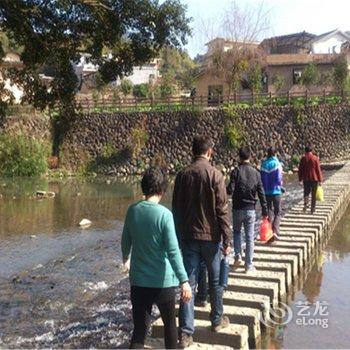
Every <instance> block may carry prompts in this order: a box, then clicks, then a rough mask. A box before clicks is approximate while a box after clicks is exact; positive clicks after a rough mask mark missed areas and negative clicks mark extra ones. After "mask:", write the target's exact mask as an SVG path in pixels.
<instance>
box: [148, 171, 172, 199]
mask: <svg viewBox="0 0 350 350" xmlns="http://www.w3.org/2000/svg"><path fill="white" fill-rule="evenodd" d="M167 187H168V180H167V178H166V176H165V175H164V173H163V171H162V170H161V169H160V168H159V167H152V168H149V169H147V170H146V171H145V173H144V175H143V177H142V180H141V188H142V193H143V194H144V195H145V196H153V195H162V194H163V193H165V192H166V190H167Z"/></svg>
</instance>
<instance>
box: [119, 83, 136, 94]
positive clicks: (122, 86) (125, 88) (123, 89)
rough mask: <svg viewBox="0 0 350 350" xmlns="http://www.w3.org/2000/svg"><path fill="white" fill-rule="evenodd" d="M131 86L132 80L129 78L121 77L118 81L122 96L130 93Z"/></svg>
mask: <svg viewBox="0 0 350 350" xmlns="http://www.w3.org/2000/svg"><path fill="white" fill-rule="evenodd" d="M132 88H133V84H132V81H131V80H129V79H122V81H121V82H120V90H121V92H122V94H123V95H124V96H128V95H130V94H131V92H132Z"/></svg>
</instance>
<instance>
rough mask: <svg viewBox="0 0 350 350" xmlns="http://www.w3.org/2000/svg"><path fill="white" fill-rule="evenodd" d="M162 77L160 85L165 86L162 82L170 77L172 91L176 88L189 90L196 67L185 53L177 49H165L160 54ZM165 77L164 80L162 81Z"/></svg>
mask: <svg viewBox="0 0 350 350" xmlns="http://www.w3.org/2000/svg"><path fill="white" fill-rule="evenodd" d="M160 57H161V62H162V63H161V67H160V73H161V75H162V78H161V85H165V83H166V82H164V83H163V80H165V79H166V80H168V81H169V80H170V79H169V77H172V78H171V80H172V85H173V87H172V89H173V90H174V88H175V86H178V87H179V88H181V89H185V90H190V89H192V88H193V83H194V76H195V74H196V72H197V66H196V64H195V63H194V61H193V60H192V59H191V57H190V56H189V55H188V53H187V52H183V51H181V50H179V49H177V48H172V47H166V48H164V49H163V50H162V52H161V56H160ZM164 77H165V79H163V78H164Z"/></svg>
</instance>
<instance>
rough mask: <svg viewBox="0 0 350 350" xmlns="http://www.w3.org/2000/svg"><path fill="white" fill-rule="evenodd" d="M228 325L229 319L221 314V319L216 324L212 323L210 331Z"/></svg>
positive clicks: (219, 329)
mask: <svg viewBox="0 0 350 350" xmlns="http://www.w3.org/2000/svg"><path fill="white" fill-rule="evenodd" d="M229 325H230V319H229V318H228V317H227V316H222V319H221V321H220V323H219V324H217V325H216V326H214V325H212V326H211V330H212V332H215V333H217V332H220V331H221V330H222V329H224V328H227V327H228V326H229Z"/></svg>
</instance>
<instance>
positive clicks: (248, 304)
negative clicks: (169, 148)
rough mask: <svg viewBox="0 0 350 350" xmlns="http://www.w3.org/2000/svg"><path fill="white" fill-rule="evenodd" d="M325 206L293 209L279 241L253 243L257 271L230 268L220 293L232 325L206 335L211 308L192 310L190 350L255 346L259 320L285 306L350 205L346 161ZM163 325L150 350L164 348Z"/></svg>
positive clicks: (156, 328) (330, 183) (328, 188)
mask: <svg viewBox="0 0 350 350" xmlns="http://www.w3.org/2000/svg"><path fill="white" fill-rule="evenodd" d="M323 189H324V196H325V201H324V202H317V208H316V213H315V214H314V215H311V214H310V213H309V212H304V211H303V203H302V202H300V203H298V204H297V205H295V206H294V207H293V208H292V209H291V210H289V211H288V213H287V214H286V215H285V216H284V217H283V219H282V222H281V234H280V240H279V241H277V242H273V243H271V244H263V243H262V242H256V244H255V250H254V265H255V267H256V269H257V272H256V273H255V274H253V275H247V274H245V272H244V269H243V268H237V269H233V267H232V266H231V272H230V275H229V285H228V287H227V289H226V291H225V293H224V314H225V315H227V316H228V317H229V318H230V320H231V324H230V326H229V327H228V328H226V329H223V330H221V331H220V332H219V333H213V332H211V331H210V326H211V324H210V322H209V312H210V307H209V306H208V307H205V308H197V307H196V308H195V327H196V331H195V334H194V344H193V345H192V346H191V347H190V348H189V349H197V348H198V349H232V348H235V349H249V348H255V347H258V346H259V341H260V337H261V334H262V332H264V331H265V327H264V322H262V321H264V320H265V319H269V316H270V312H271V310H272V309H274V308H277V307H278V305H279V303H280V302H285V300H286V298H287V293H288V292H290V291H293V290H295V289H296V287H297V286H298V279H299V278H301V275H302V274H303V273H305V272H306V271H307V270H308V268H310V266H311V264H312V262H313V257H314V254H315V253H316V252H317V249H318V248H319V246H320V243H321V242H322V241H323V238H324V236H326V235H328V234H329V233H330V232H331V230H332V229H333V228H334V227H335V225H336V224H337V222H338V220H339V219H340V218H341V217H342V215H343V214H344V212H345V210H346V208H347V205H348V202H349V201H350V163H345V165H344V167H343V168H341V169H340V170H338V171H337V172H336V173H335V174H334V175H332V176H331V177H330V178H328V179H327V180H326V181H325V182H324V184H323ZM162 335H163V325H162V321H161V320H160V319H158V320H157V321H156V322H155V323H154V324H153V328H152V336H153V339H150V342H149V346H150V347H151V348H164V343H163V341H162V340H161V338H162Z"/></svg>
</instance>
